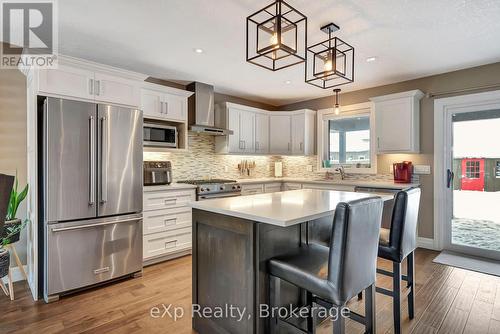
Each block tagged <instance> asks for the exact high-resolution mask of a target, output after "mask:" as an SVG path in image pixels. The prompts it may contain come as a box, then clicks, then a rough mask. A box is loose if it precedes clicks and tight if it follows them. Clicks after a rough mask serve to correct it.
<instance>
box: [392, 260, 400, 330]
mask: <svg viewBox="0 0 500 334" xmlns="http://www.w3.org/2000/svg"><path fill="white" fill-rule="evenodd" d="M392 268H393V271H392V272H393V279H392V283H393V289H392V290H393V294H394V297H393V300H392V304H393V306H392V308H393V315H394V333H395V334H401V263H397V262H393V263H392Z"/></svg>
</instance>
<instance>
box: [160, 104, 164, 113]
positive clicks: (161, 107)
mask: <svg viewBox="0 0 500 334" xmlns="http://www.w3.org/2000/svg"><path fill="white" fill-rule="evenodd" d="M160 114H163V102H162V101H160Z"/></svg>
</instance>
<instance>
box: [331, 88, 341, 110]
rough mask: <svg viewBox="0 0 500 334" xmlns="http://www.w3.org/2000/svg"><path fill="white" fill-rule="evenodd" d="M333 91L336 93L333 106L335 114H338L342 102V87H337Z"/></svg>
mask: <svg viewBox="0 0 500 334" xmlns="http://www.w3.org/2000/svg"><path fill="white" fill-rule="evenodd" d="M333 92H334V93H335V105H334V107H333V112H334V114H335V115H338V114H340V103H339V93H340V89H339V88H336V89H334V90H333Z"/></svg>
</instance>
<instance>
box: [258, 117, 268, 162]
mask: <svg viewBox="0 0 500 334" xmlns="http://www.w3.org/2000/svg"><path fill="white" fill-rule="evenodd" d="M255 153H260V154H267V153H269V115H267V114H265V113H256V114H255Z"/></svg>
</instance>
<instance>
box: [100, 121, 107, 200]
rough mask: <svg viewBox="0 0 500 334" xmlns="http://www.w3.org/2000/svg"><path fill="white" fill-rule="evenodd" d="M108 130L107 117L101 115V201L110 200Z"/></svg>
mask: <svg viewBox="0 0 500 334" xmlns="http://www.w3.org/2000/svg"><path fill="white" fill-rule="evenodd" d="M107 157H108V130H107V119H106V117H101V203H106V202H107V201H108V166H107Z"/></svg>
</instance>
